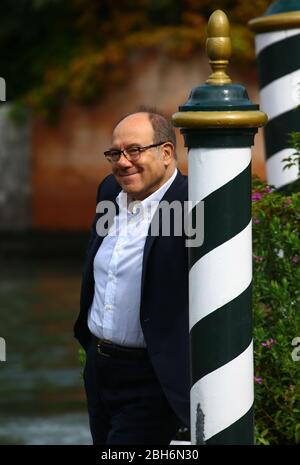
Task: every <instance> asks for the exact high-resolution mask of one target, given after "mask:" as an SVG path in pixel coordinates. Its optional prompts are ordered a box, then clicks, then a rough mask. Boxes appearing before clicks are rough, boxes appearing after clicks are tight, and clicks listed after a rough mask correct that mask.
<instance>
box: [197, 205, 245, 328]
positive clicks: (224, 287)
mask: <svg viewBox="0 0 300 465" xmlns="http://www.w3.org/2000/svg"><path fill="white" fill-rule="evenodd" d="M204 208H205V207H204ZM251 238H252V221H250V223H249V224H248V226H246V228H245V229H244V230H243V231H242V232H240V233H239V234H237V235H236V236H234V237H233V238H232V239H230V240H229V241H227V242H225V243H224V244H221V245H220V246H219V247H216V248H215V249H213V250H212V251H211V252H209V253H208V254H206V255H204V257H202V258H200V260H198V261H197V262H196V263H195V264H194V265H193V266H192V268H191V270H190V273H189V306H190V312H189V318H190V329H191V328H192V327H193V326H194V325H195V324H196V323H197V322H198V321H199V320H201V319H202V318H204V317H205V316H207V315H209V314H210V313H212V312H213V311H214V310H216V309H218V308H220V307H222V306H223V305H225V304H227V303H228V302H230V301H231V300H233V299H235V298H236V297H237V296H238V295H240V294H241V293H242V292H243V291H244V290H245V289H247V287H248V286H249V284H250V283H251V279H252V253H251V250H252V242H251Z"/></svg>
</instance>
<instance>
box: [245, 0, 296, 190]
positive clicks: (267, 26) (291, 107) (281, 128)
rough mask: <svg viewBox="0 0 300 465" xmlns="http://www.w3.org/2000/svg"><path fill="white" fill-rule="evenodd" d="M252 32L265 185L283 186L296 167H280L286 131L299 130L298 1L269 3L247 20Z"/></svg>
mask: <svg viewBox="0 0 300 465" xmlns="http://www.w3.org/2000/svg"><path fill="white" fill-rule="evenodd" d="M249 26H250V28H251V29H252V30H253V31H254V32H255V33H256V37H255V45H256V55H257V63H258V71H259V86H260V101H261V108H262V110H263V111H264V112H266V113H267V115H268V118H269V122H268V124H267V125H266V127H265V129H264V139H265V152H266V169H267V178H268V182H269V184H272V185H274V186H275V187H277V188H284V186H287V185H288V184H290V183H292V182H293V181H295V180H296V179H297V178H298V166H296V165H295V166H292V167H291V168H289V169H285V170H284V169H283V168H284V165H285V164H286V162H283V159H284V158H287V157H290V156H291V155H292V154H293V153H294V152H295V150H294V149H293V148H291V147H289V133H290V132H292V131H300V122H299V120H300V114H299V110H298V111H297V110H296V108H297V107H298V106H299V104H300V0H280V1H277V2H275V3H273V4H272V5H271V6H270V7H269V8H268V9H267V11H266V13H265V14H264V16H261V17H259V18H255V19H253V20H251V21H250V22H249Z"/></svg>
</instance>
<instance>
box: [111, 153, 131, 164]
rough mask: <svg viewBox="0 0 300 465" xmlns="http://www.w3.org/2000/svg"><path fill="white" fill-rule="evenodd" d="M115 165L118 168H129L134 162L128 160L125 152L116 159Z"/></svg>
mask: <svg viewBox="0 0 300 465" xmlns="http://www.w3.org/2000/svg"><path fill="white" fill-rule="evenodd" d="M114 165H115V167H116V168H127V167H129V166H132V163H131V161H129V160H127V158H126V157H125V155H124V153H121V156H120V158H119V160H118V161H116V162H115V163H114Z"/></svg>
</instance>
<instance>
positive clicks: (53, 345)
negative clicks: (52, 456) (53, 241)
mask: <svg viewBox="0 0 300 465" xmlns="http://www.w3.org/2000/svg"><path fill="white" fill-rule="evenodd" d="M80 281H81V262H80V260H77V261H76V260H74V261H72V262H70V261H69V260H59V259H57V258H56V259H55V260H54V261H51V260H49V259H43V260H41V259H39V260H30V259H27V260H26V259H25V260H24V259H23V260H22V259H21V260H16V258H14V259H13V260H10V259H9V258H8V257H6V258H5V260H2V259H1V266H0V337H3V338H4V339H5V341H6V361H5V362H0V444H36V445H38V444H91V437H90V433H89V427H88V417H87V413H86V403H85V395H84V388H83V381H82V378H81V367H80V364H79V361H78V348H79V346H78V343H77V342H76V341H75V339H74V338H73V323H74V320H75V318H76V315H77V313H78V305H79V292H80Z"/></svg>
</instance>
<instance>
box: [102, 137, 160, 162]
mask: <svg viewBox="0 0 300 465" xmlns="http://www.w3.org/2000/svg"><path fill="white" fill-rule="evenodd" d="M167 142H168V141H167V140H165V141H164V142H158V143H157V144H150V145H145V146H144V147H134V148H136V149H138V153H137V154H136V158H135V156H134V160H131V159H130V155H129V154H128V153H127V150H128V149H129V148H130V147H129V148H128V149H127V148H125V149H123V150H118V149H115V150H114V152H118V154H115V155H114V156H115V157H117V159H116V160H113V159H112V158H109V157H111V150H106V151H105V152H104V155H105V157H106V159H107V160H108V161H109V162H110V163H117V162H118V161H119V160H120V158H121V155H122V154H123V155H124V157H125V158H126V159H127V160H128V161H130V162H132V161H137V160H138V159H139V158H140V156H141V153H142V152H144V151H145V150H148V149H152V148H154V147H159V146H160V145H163V144H166V143H167ZM132 147H133V146H132ZM128 157H129V158H128Z"/></svg>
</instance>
